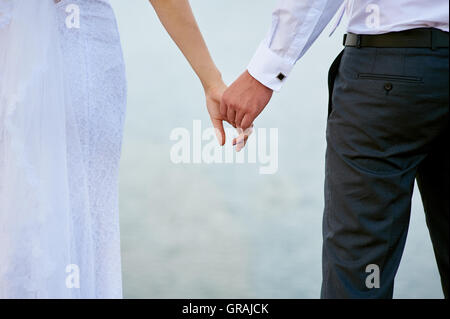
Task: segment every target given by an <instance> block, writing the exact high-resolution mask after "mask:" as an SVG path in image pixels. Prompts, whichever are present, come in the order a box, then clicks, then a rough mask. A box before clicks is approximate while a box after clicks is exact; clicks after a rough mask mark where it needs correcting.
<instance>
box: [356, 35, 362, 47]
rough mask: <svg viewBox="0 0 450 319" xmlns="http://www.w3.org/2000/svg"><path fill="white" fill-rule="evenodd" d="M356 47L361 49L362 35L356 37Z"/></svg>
mask: <svg viewBox="0 0 450 319" xmlns="http://www.w3.org/2000/svg"><path fill="white" fill-rule="evenodd" d="M356 47H357V48H358V49H360V48H361V35H360V34H358V35H357V36H356Z"/></svg>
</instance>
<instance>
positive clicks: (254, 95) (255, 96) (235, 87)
mask: <svg viewBox="0 0 450 319" xmlns="http://www.w3.org/2000/svg"><path fill="white" fill-rule="evenodd" d="M272 94H273V91H272V90H271V89H269V88H268V87H266V86H264V85H263V84H261V83H260V82H259V81H258V80H256V79H255V78H254V77H252V76H251V75H250V73H248V71H245V72H244V73H243V74H242V75H241V76H240V77H239V78H238V79H237V80H236V81H235V82H234V83H233V84H232V85H231V86H230V87H229V88H228V89H227V90H225V93H224V94H223V96H222V101H221V103H220V113H221V114H222V116H223V117H224V118H226V119H227V121H228V122H229V123H231V124H232V125H233V126H235V127H238V128H241V129H243V130H244V131H245V130H247V129H248V128H250V127H251V126H252V124H253V121H254V120H255V119H256V117H257V116H258V115H259V114H260V113H261V112H262V110H264V108H265V107H266V105H267V104H268V103H269V101H270V99H271V98H272Z"/></svg>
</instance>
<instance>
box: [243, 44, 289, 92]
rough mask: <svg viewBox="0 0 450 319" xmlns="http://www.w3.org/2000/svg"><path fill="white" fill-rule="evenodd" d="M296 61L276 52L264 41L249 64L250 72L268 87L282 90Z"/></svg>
mask: <svg viewBox="0 0 450 319" xmlns="http://www.w3.org/2000/svg"><path fill="white" fill-rule="evenodd" d="M293 67H294V63H293V62H292V61H289V60H288V59H285V58H283V57H281V56H279V55H277V54H276V53H274V52H273V51H272V50H271V49H270V48H269V47H268V46H267V44H266V43H265V41H263V42H262V43H261V44H260V46H259V47H258V49H257V51H256V52H255V54H254V56H253V58H252V59H251V61H250V63H249V65H248V68H247V70H248V72H249V73H250V74H251V76H253V77H254V78H255V79H257V80H258V81H259V82H261V83H262V84H263V85H265V86H266V87H268V88H270V89H272V90H273V91H277V92H278V91H280V90H281V88H282V87H283V84H284V83H285V82H286V80H287V78H288V76H289V74H290V73H291V71H292V69H293Z"/></svg>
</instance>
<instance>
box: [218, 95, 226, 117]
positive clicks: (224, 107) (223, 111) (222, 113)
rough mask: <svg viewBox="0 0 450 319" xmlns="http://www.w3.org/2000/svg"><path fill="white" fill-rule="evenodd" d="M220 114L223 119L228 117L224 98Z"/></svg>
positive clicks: (221, 101) (221, 100) (221, 102)
mask: <svg viewBox="0 0 450 319" xmlns="http://www.w3.org/2000/svg"><path fill="white" fill-rule="evenodd" d="M219 112H220V114H221V115H222V116H223V117H226V116H227V104H226V103H225V99H224V98H223V96H222V98H221V99H220V107H219Z"/></svg>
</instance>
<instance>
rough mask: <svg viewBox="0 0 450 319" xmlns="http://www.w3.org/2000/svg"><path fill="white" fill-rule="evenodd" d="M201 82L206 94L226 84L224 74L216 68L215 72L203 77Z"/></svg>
mask: <svg viewBox="0 0 450 319" xmlns="http://www.w3.org/2000/svg"><path fill="white" fill-rule="evenodd" d="M201 82H202V85H203V89H204V90H205V93H206V94H208V93H209V92H211V91H214V90H215V89H217V88H220V87H222V86H224V85H225V83H224V82H223V79H222V74H221V73H220V72H219V70H214V71H213V72H211V74H209V75H208V77H207V78H206V79H203V80H202V81H201Z"/></svg>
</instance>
